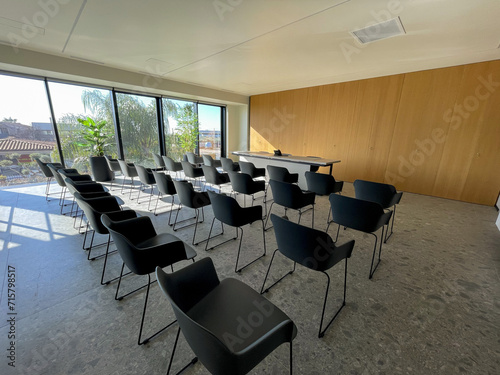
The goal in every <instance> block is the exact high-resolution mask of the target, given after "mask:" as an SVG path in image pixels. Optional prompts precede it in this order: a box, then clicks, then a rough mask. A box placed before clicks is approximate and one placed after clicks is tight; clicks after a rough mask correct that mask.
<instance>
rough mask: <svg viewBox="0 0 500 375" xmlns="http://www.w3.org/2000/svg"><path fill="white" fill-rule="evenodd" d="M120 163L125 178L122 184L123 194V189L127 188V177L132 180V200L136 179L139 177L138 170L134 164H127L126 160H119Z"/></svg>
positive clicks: (130, 195)
mask: <svg viewBox="0 0 500 375" xmlns="http://www.w3.org/2000/svg"><path fill="white" fill-rule="evenodd" d="M118 163H119V164H120V169H121V171H122V174H123V177H124V178H123V182H122V190H121V193H122V194H123V187H124V186H125V177H126V178H130V194H129V198H130V199H132V188H133V187H134V178H135V177H137V169H135V166H134V164H133V163H127V162H126V161H125V160H118Z"/></svg>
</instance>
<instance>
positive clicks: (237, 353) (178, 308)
mask: <svg viewBox="0 0 500 375" xmlns="http://www.w3.org/2000/svg"><path fill="white" fill-rule="evenodd" d="M156 278H157V280H158V285H159V286H160V288H161V290H162V291H163V292H164V293H165V295H166V296H167V298H168V300H169V301H170V303H171V305H172V308H173V310H174V313H175V316H176V318H177V322H178V323H179V329H178V331H177V336H176V338H175V343H174V348H173V350H172V355H171V357H170V363H169V365H168V370H167V374H169V373H170V369H171V367H172V362H173V359H174V355H175V350H176V348H177V342H178V339H179V334H180V332H181V331H182V333H183V335H184V337H185V338H186V341H187V342H188V344H189V346H190V347H191V349H192V350H193V352H194V354H195V355H196V356H197V357H196V358H194V359H193V360H192V361H191V362H190V363H189V364H188V365H186V366H185V367H184V368H183V369H182V370H181V371H180V372H182V371H183V370H184V369H186V368H187V367H188V366H189V365H191V364H193V363H195V362H196V361H197V359H198V358H199V359H200V362H201V363H202V364H203V365H204V366H205V367H206V368H207V370H208V371H209V372H210V373H211V374H231V375H244V374H247V373H248V372H249V371H251V370H252V369H253V368H254V367H255V366H257V365H258V364H259V363H260V362H261V361H262V360H263V359H264V358H266V357H267V356H268V355H269V354H270V353H272V352H273V351H274V350H275V349H276V348H277V347H279V346H280V345H281V344H283V343H289V344H290V374H292V360H293V350H292V341H293V339H294V338H295V336H296V335H297V327H296V326H295V324H294V323H293V321H292V320H291V319H290V318H289V317H288V316H287V315H286V314H285V313H284V312H283V311H281V310H280V309H279V308H278V307H276V306H274V305H273V304H272V303H271V302H269V300H267V299H266V298H264V297H263V296H261V295H260V294H259V293H257V292H256V291H255V290H253V289H252V288H251V287H249V286H248V285H246V284H244V283H243V282H241V281H239V280H236V279H233V278H227V279H224V280H222V281H219V278H218V276H217V272H216V271H215V268H214V265H213V262H212V260H211V259H210V258H205V259H202V260H200V261H198V262H196V263H194V264H190V265H189V266H187V267H185V268H183V269H181V270H179V271H177V272H174V273H172V274H166V273H165V272H163V271H162V270H161V269H160V268H157V269H156ZM245 319H247V320H245ZM242 326H245V327H248V329H247V330H246V331H245V332H244V334H242V328H241V327H242ZM180 372H178V373H180Z"/></svg>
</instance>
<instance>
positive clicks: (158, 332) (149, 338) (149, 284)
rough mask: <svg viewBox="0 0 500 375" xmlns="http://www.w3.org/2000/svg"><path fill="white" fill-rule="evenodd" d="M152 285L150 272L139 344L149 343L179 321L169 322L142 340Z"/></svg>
mask: <svg viewBox="0 0 500 375" xmlns="http://www.w3.org/2000/svg"><path fill="white" fill-rule="evenodd" d="M150 286H151V275H150V274H149V273H148V284H147V289H146V297H145V299H144V308H143V310H142V319H141V328H140V329H139V339H138V340H137V344H138V345H143V344H147V343H148V342H149V340H151V339H152V338H154V337H156V336H157V335H159V334H160V333H162V332H163V331H165V330H166V329H167V328H168V327H170V326H171V325H172V324H174V323H175V322H177V320H174V321H173V322H171V323H169V324H167V325H166V326H165V327H163V328H162V329H160V330H159V331H157V332H156V333H154V334H153V335H151V336H149V337H148V338H146V339H144V340H143V341H141V336H142V328H143V327H144V317H145V316H146V307H147V306H148V297H149V287H150Z"/></svg>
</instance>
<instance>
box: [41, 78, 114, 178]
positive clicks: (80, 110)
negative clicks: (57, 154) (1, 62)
mask: <svg viewBox="0 0 500 375" xmlns="http://www.w3.org/2000/svg"><path fill="white" fill-rule="evenodd" d="M49 90H50V96H51V98H52V105H53V107H54V115H55V117H56V124H57V129H58V131H59V139H60V141H61V147H62V153H63V157H64V163H65V165H66V167H67V168H76V169H77V170H78V172H80V173H90V167H89V156H102V155H112V156H116V153H117V151H116V150H117V148H116V142H115V127H114V122H113V111H112V104H111V91H109V90H101V89H94V88H89V87H84V86H76V85H70V84H65V83H55V82H49ZM89 118H90V119H91V121H93V122H94V123H91V122H90V123H89V120H88V119H89ZM79 120H81V121H85V122H86V124H87V125H84V124H82V123H80V122H79ZM91 124H92V125H91ZM93 124H97V125H96V126H99V124H102V125H103V127H102V129H100V130H99V131H98V132H95V128H94V125H93Z"/></svg>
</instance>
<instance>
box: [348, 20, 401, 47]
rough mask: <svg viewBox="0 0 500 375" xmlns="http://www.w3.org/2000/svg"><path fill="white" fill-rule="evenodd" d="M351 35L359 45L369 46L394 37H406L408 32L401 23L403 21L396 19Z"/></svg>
mask: <svg viewBox="0 0 500 375" xmlns="http://www.w3.org/2000/svg"><path fill="white" fill-rule="evenodd" d="M350 33H351V35H352V36H354V38H355V39H356V40H357V41H358V42H359V43H361V44H367V43H372V42H375V41H377V40H382V39H387V38H391V37H393V36H398V35H404V34H406V31H405V29H404V27H403V24H402V23H401V19H400V18H399V17H396V18H392V19H390V20H388V21H384V22H380V23H376V24H374V25H371V26H368V27H365V28H362V29H359V30H354V31H351V32H350Z"/></svg>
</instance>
